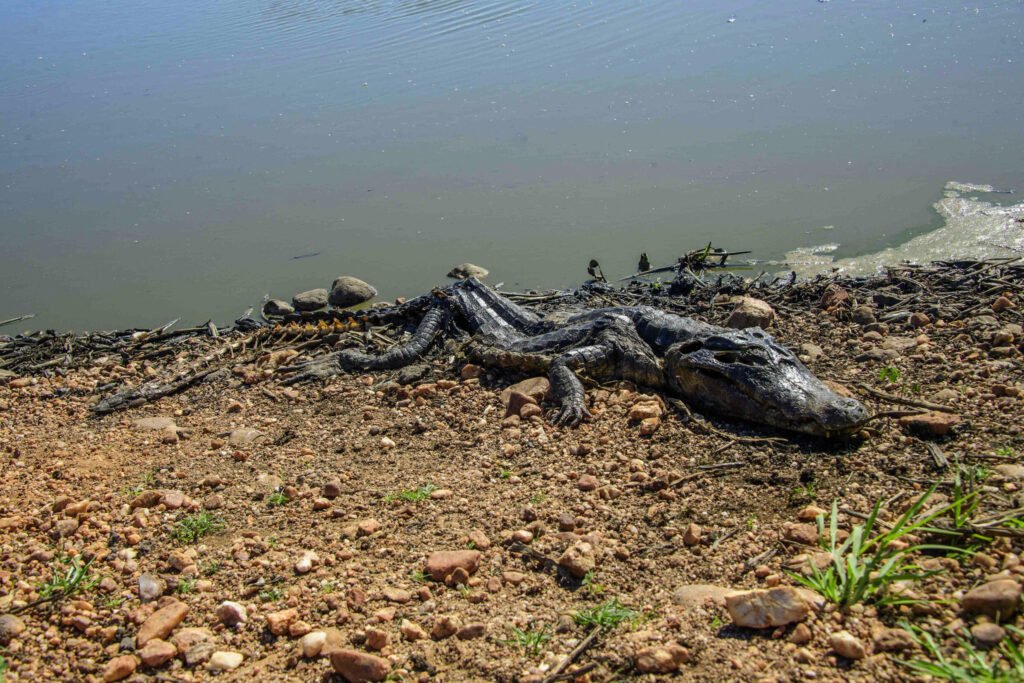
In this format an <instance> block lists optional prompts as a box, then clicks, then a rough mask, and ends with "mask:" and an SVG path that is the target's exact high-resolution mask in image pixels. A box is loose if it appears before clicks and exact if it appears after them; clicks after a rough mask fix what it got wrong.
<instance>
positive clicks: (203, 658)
mask: <svg viewBox="0 0 1024 683" xmlns="http://www.w3.org/2000/svg"><path fill="white" fill-rule="evenodd" d="M179 649H180V648H179ZM214 652H216V648H215V647H214V645H213V643H196V644H195V645H193V646H191V647H190V648H188V649H187V650H185V652H184V653H182V654H183V656H184V658H185V666H191V667H195V666H199V665H200V664H205V663H206V662H208V661H210V657H212V656H213V653H214Z"/></svg>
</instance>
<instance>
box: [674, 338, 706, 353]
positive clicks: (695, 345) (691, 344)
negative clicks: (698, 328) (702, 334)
mask: <svg viewBox="0 0 1024 683" xmlns="http://www.w3.org/2000/svg"><path fill="white" fill-rule="evenodd" d="M702 348H704V343H703V342H702V341H700V340H699V339H691V340H690V341H685V342H682V343H681V344H680V345H679V353H685V354H691V353H694V352H696V351H700V350H701V349H702Z"/></svg>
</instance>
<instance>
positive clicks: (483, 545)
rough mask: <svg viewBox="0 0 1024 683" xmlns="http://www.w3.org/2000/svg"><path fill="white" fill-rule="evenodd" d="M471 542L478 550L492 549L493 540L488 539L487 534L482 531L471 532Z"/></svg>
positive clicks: (474, 530)
mask: <svg viewBox="0 0 1024 683" xmlns="http://www.w3.org/2000/svg"><path fill="white" fill-rule="evenodd" d="M469 540H470V542H471V543H472V544H473V545H475V546H476V548H477V550H487V549H488V548H490V547H491V539H489V538H487V534H486V533H484V532H483V530H482V529H473V530H472V531H470V532H469Z"/></svg>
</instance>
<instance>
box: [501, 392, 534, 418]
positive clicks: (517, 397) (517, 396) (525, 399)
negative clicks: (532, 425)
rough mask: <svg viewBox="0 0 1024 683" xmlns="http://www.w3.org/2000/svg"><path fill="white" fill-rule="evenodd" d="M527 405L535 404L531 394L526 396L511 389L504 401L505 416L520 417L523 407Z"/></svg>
mask: <svg viewBox="0 0 1024 683" xmlns="http://www.w3.org/2000/svg"><path fill="white" fill-rule="evenodd" d="M528 405H537V401H535V400H534V399H533V397H532V396H527V395H526V394H524V393H522V392H519V391H513V392H512V393H511V394H509V397H508V401H506V403H505V417H511V416H513V415H518V416H519V417H522V411H523V408H524V407H526V406H528Z"/></svg>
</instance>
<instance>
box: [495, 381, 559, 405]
mask: <svg viewBox="0 0 1024 683" xmlns="http://www.w3.org/2000/svg"><path fill="white" fill-rule="evenodd" d="M549 391H551V382H550V381H549V380H548V378H547V377H531V378H530V379H524V380H523V381H522V382H516V383H515V384H513V385H512V386H510V387H507V388H506V389H505V390H503V391H502V392H501V402H502V403H503V404H505V405H508V401H509V397H510V396H511V395H512V393H513V392H519V393H520V394H524V395H526V396H529V397H530V398H532V399H533V400H534V402H536V403H540V402H541V401H543V400H544V397H545V396H547V395H548V392H549Z"/></svg>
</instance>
